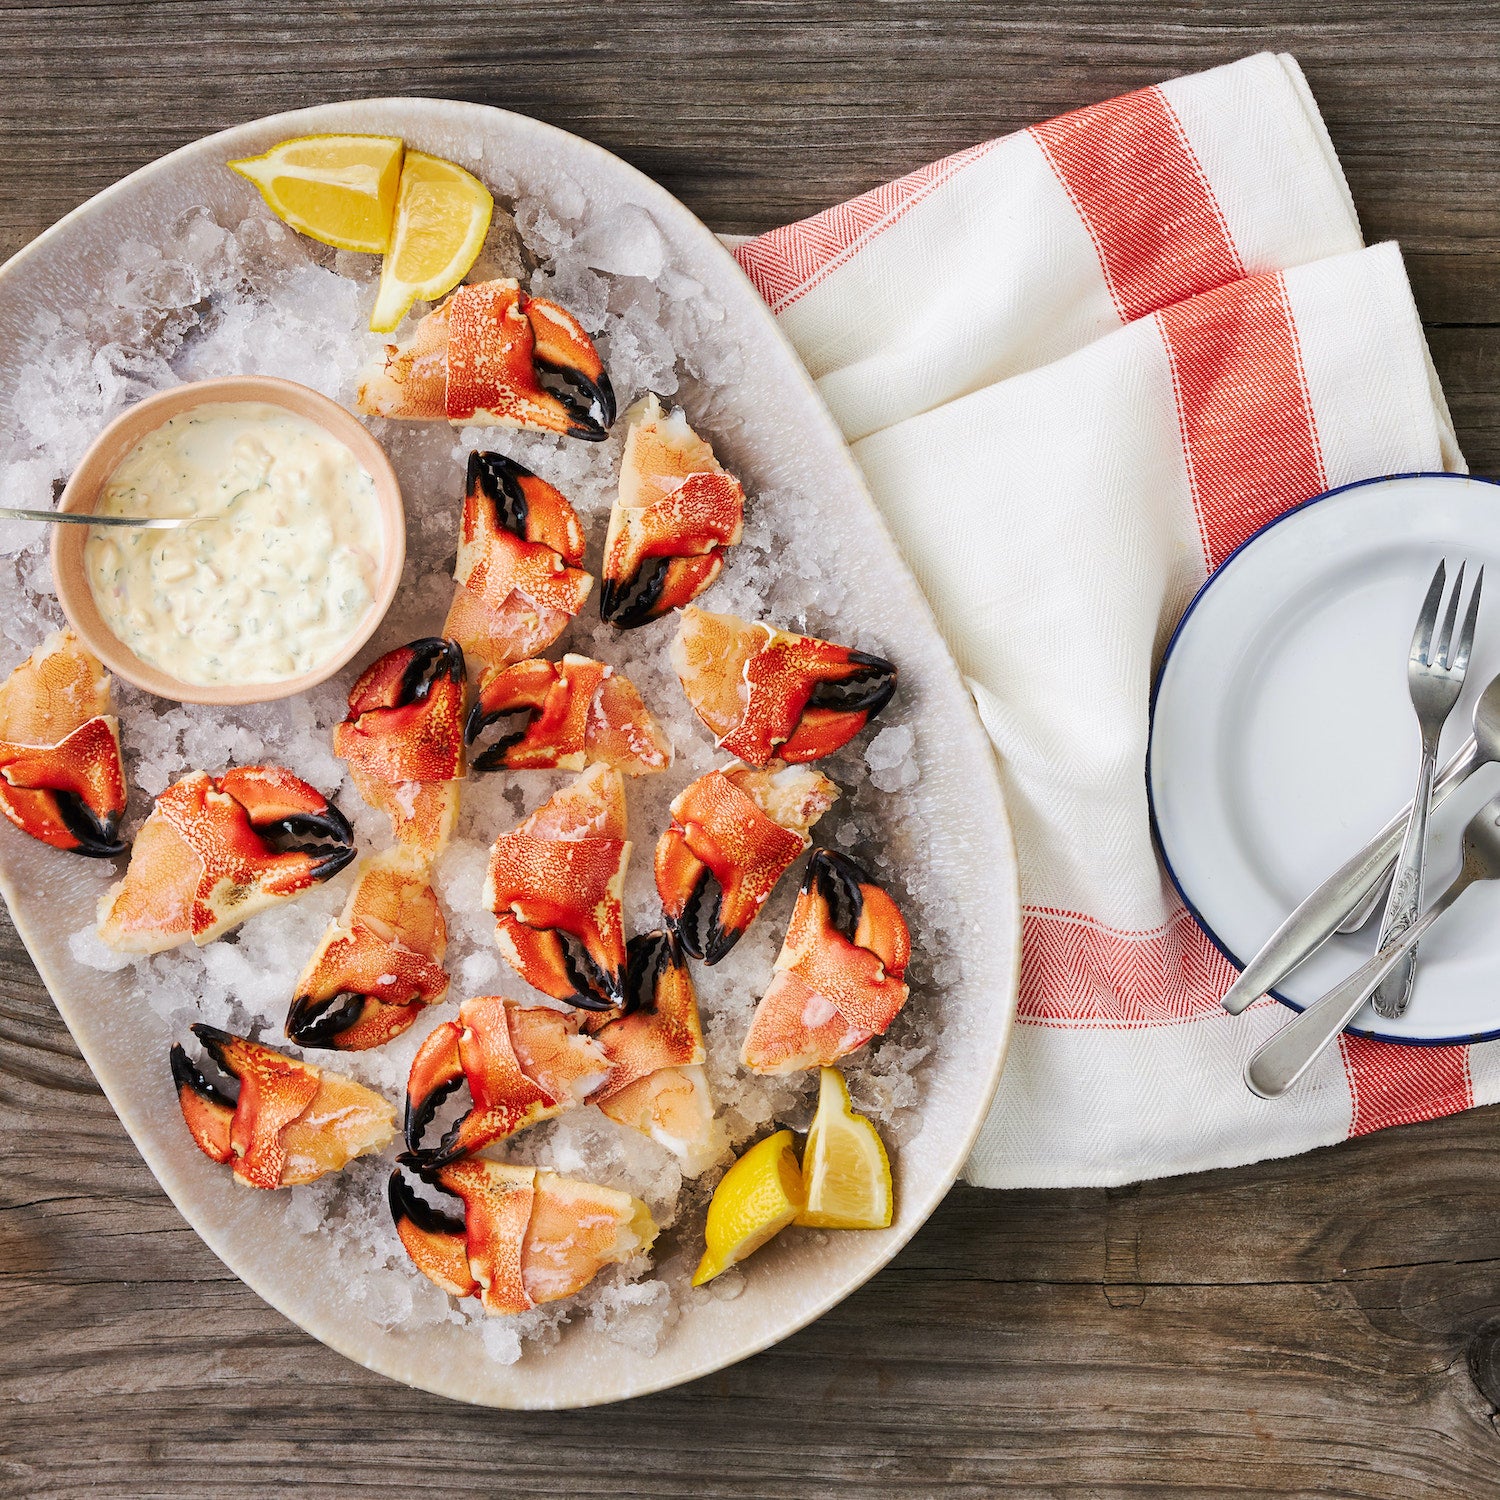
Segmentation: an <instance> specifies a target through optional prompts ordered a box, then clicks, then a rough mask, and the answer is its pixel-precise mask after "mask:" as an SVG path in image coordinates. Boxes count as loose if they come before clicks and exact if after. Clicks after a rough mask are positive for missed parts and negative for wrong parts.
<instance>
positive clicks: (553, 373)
mask: <svg viewBox="0 0 1500 1500" xmlns="http://www.w3.org/2000/svg"><path fill="white" fill-rule="evenodd" d="M544 377H545V378H546V379H547V380H549V381H550V382H551V384H552V386H553V387H555V389H549V387H548V386H547V385H546V384H544V383H543V379H544ZM356 399H357V402H358V405H359V409H360V410H361V411H364V412H368V413H370V415H372V416H378V417H395V418H398V419H404V420H408V421H442V420H447V421H449V422H453V423H455V424H468V423H474V424H479V425H486V424H488V425H499V426H508V427H527V428H534V429H537V430H539V431H542V432H556V433H561V434H563V435H564V436H567V437H575V438H583V439H585V440H587V441H589V442H598V441H601V440H602V439H603V438H604V437H605V436H606V435H607V433H608V431H609V428H610V425H611V424H612V423H613V422H614V419H615V395H614V390H613V389H612V387H611V386H610V383H609V376H608V374H607V373H606V372H605V369H604V363H603V361H602V360H601V359H600V358H599V351H598V350H597V349H596V348H595V347H594V345H593V342H592V340H591V339H590V338H589V336H588V334H587V333H586V332H585V331H584V329H583V326H582V325H581V324H580V323H579V322H578V320H577V319H576V318H575V317H574V316H573V315H572V314H571V313H570V312H568V310H567V309H566V308H564V307H561V306H559V305H558V304H557V303H555V302H549V301H547V300H546V299H545V298H542V297H532V296H529V295H528V294H527V293H526V292H524V291H522V290H521V287H520V283H519V282H516V281H512V280H504V279H502V280H495V281H481V282H477V283H474V284H472V285H469V286H461V287H459V288H458V290H457V291H456V292H454V293H453V295H452V296H451V297H449V298H448V300H447V301H446V302H443V303H442V304H440V305H439V306H438V307H436V308H434V309H433V311H432V312H430V313H428V314H427V316H426V317H425V318H423V319H422V320H421V321H420V322H419V323H418V324H417V326H416V328H415V329H414V330H413V331H412V336H411V338H410V339H408V340H407V342H406V343H404V344H387V345H386V346H385V353H384V357H383V359H382V360H381V361H380V362H378V363H377V364H375V365H372V366H371V367H370V368H369V369H367V370H366V371H365V372H364V373H363V375H362V376H361V378H360V383H359V389H358V394H357V397H356Z"/></svg>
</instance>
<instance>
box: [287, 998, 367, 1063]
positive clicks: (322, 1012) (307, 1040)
mask: <svg viewBox="0 0 1500 1500" xmlns="http://www.w3.org/2000/svg"><path fill="white" fill-rule="evenodd" d="M365 1004H366V997H365V996H364V995H356V994H351V993H349V992H348V991H340V992H339V993H338V994H337V995H332V996H330V997H329V998H328V999H327V1000H314V999H313V998H312V996H311V995H298V996H297V998H296V999H295V1000H293V1001H292V1005H291V1009H290V1010H288V1011H287V1016H286V1034H287V1035H288V1036H289V1037H290V1038H291V1039H292V1040H293V1041H294V1042H296V1043H297V1045H298V1046H299V1047H324V1048H330V1049H336V1048H337V1047H338V1044H339V1038H340V1037H342V1036H343V1034H344V1033H345V1032H346V1031H348V1030H349V1028H350V1027H351V1026H353V1025H354V1024H355V1023H356V1022H357V1021H358V1020H359V1018H360V1017H361V1016H362V1015H363V1014H364V1010H365Z"/></svg>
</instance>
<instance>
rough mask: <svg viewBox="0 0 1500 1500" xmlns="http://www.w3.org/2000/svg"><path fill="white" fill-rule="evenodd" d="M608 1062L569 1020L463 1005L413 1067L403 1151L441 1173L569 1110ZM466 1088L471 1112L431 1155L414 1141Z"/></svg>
mask: <svg viewBox="0 0 1500 1500" xmlns="http://www.w3.org/2000/svg"><path fill="white" fill-rule="evenodd" d="M609 1066H610V1065H609V1059H608V1058H607V1057H606V1055H605V1053H604V1052H603V1051H602V1050H601V1049H600V1048H599V1047H598V1046H597V1045H596V1044H595V1043H594V1042H593V1041H591V1040H590V1039H589V1038H588V1037H585V1036H580V1035H579V1033H578V1019H577V1017H576V1016H573V1015H567V1014H564V1013H563V1012H561V1011H557V1010H553V1009H551V1008H550V1007H547V1006H540V1005H530V1006H528V1005H522V1004H520V1003H519V1002H518V1001H515V1000H506V999H504V998H503V997H501V996H498V995H481V996H475V997H472V998H470V999H468V1000H465V1001H464V1002H463V1004H462V1005H461V1006H460V1007H459V1012H458V1018H457V1020H454V1021H448V1022H445V1023H444V1024H443V1025H441V1026H438V1027H436V1028H434V1029H433V1031H432V1032H431V1033H430V1035H429V1036H428V1037H427V1040H426V1041H424V1042H423V1043H422V1046H421V1048H420V1049H419V1050H418V1052H417V1055H416V1057H415V1058H414V1059H413V1060H412V1066H411V1076H410V1079H409V1080H408V1082H407V1089H406V1143H407V1147H408V1149H409V1150H410V1151H411V1152H412V1153H413V1154H414V1155H415V1156H417V1157H419V1158H420V1159H421V1160H423V1161H424V1162H429V1163H432V1164H435V1165H441V1164H442V1163H443V1162H445V1161H451V1160H453V1159H454V1158H455V1157H458V1156H462V1155H465V1154H467V1153H469V1152H472V1151H479V1150H482V1149H483V1148H484V1147H485V1146H488V1145H491V1144H493V1143H494V1142H495V1141H501V1140H504V1139H506V1137H508V1136H511V1135H514V1134H515V1133H516V1132H517V1131H520V1130H524V1129H525V1128H526V1127H527V1126H530V1125H535V1124H537V1123H538V1122H539V1121H541V1120H545V1119H549V1118H551V1117H552V1116H553V1115H556V1114H560V1113H561V1112H562V1111H563V1110H565V1109H570V1108H571V1107H572V1106H573V1105H575V1104H577V1103H578V1102H580V1100H581V1099H583V1098H586V1097H588V1096H589V1095H591V1094H592V1093H593V1091H594V1090H595V1089H597V1088H598V1087H599V1086H600V1085H601V1084H602V1083H603V1082H604V1080H605V1078H606V1076H607V1075H608V1073H609ZM460 1083H467V1084H468V1088H469V1096H470V1100H471V1101H472V1102H471V1106H470V1108H469V1110H468V1111H467V1112H466V1113H465V1114H464V1115H463V1116H462V1117H461V1118H460V1119H459V1120H458V1122H457V1123H456V1124H455V1125H454V1126H453V1127H452V1129H450V1130H449V1131H448V1132H447V1133H446V1134H445V1136H444V1137H443V1139H442V1141H441V1142H440V1144H439V1145H438V1146H437V1147H436V1148H435V1149H429V1150H423V1149H422V1148H421V1139H422V1136H423V1133H424V1132H425V1130H426V1127H427V1125H428V1123H429V1122H430V1120H431V1118H432V1115H433V1113H434V1111H435V1110H436V1108H437V1106H438V1105H439V1104H440V1103H441V1102H442V1100H443V1099H444V1098H446V1097H447V1095H448V1094H450V1093H451V1092H452V1091H453V1090H454V1089H455V1088H457V1087H458V1086H459V1084H460Z"/></svg>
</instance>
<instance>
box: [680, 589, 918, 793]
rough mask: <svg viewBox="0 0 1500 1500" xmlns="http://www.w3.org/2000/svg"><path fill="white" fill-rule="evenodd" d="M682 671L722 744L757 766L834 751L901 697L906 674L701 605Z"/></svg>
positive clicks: (685, 686)
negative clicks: (899, 678)
mask: <svg viewBox="0 0 1500 1500" xmlns="http://www.w3.org/2000/svg"><path fill="white" fill-rule="evenodd" d="M672 665H673V667H674V668H675V669H676V672H677V676H678V679H679V681H681V683H682V690H683V692H685V693H686V694H687V699H688V702H689V703H690V704H691V705H692V707H693V712H694V713H696V714H697V715H698V717H699V718H700V719H702V720H703V722H704V723H705V724H706V725H707V726H708V727H709V729H710V730H712V731H713V733H714V736H715V737H716V739H717V741H718V744H719V748H720V749H722V750H727V751H728V752H729V753H730V754H731V755H737V756H738V757H739V758H740V759H741V760H742V761H745V762H746V763H747V764H749V765H752V766H764V765H767V764H768V763H769V762H770V761H771V760H773V759H779V760H783V761H786V762H789V763H793V764H796V763H801V762H804V761H810V760H817V759H819V758H820V757H821V756H824V755H831V754H832V753H833V752H834V751H835V750H838V749H839V748H841V747H842V746H844V745H846V744H848V743H849V741H850V740H851V739H853V738H854V736H855V735H856V734H858V733H859V732H860V730H861V729H863V728H864V727H865V725H866V724H868V723H869V722H870V720H871V719H873V718H874V717H875V715H876V714H878V713H879V712H880V711H881V709H883V708H884V707H885V706H886V704H887V703H889V702H890V701H891V695H892V694H893V693H894V692H895V691H896V668H895V667H894V666H892V665H891V663H890V662H888V661H886V660H884V659H883V658H882V657H879V656H870V655H868V654H867V653H865V652H863V651H852V650H850V649H849V648H848V647H847V646H836V645H834V644H833V643H832V642H830V641H820V640H817V639H815V638H814V637H812V636H806V635H792V634H791V633H790V632H788V631H785V630H778V629H777V628H776V627H775V626H774V625H767V624H764V623H757V622H753V621H750V620H742V619H740V618H738V616H736V615H716V614H710V613H709V612H708V611H707V610H703V609H696V608H694V607H692V606H689V607H688V608H686V609H684V610H683V611H682V616H681V623H680V624H679V626H678V629H677V637H676V639H675V640H674V641H673V643H672Z"/></svg>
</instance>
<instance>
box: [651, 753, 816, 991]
mask: <svg viewBox="0 0 1500 1500" xmlns="http://www.w3.org/2000/svg"><path fill="white" fill-rule="evenodd" d="M838 795H839V791H838V788H837V787H836V786H835V785H834V784H833V783H832V782H831V781H830V780H829V779H828V778H827V777H826V776H824V775H823V774H822V773H821V772H818V771H814V770H811V769H809V768H808V767H806V766H783V767H781V768H780V769H779V770H774V771H770V770H767V771H758V770H754V769H752V768H751V767H749V766H740V765H735V766H729V767H727V768H726V769H724V770H722V771H710V772H709V773H708V774H707V775H706V776H700V777H699V778H698V779H697V781H694V782H692V783H691V784H690V785H689V786H688V787H687V788H685V789H684V790H683V791H682V792H680V793H679V794H678V796H677V797H676V799H675V800H674V801H673V803H672V824H671V826H670V827H669V828H668V829H667V831H666V832H665V833H663V834H662V836H661V838H660V840H659V841H658V842H657V845H656V890H657V894H658V895H659V896H660V897H661V906H662V912H663V914H664V915H665V917H666V919H667V922H668V923H669V924H670V926H671V927H672V930H673V931H674V932H675V933H676V934H677V937H678V940H679V941H680V942H681V944H682V946H683V948H684V949H686V950H687V952H689V953H691V954H692V956H693V957H694V958H701V959H702V960H703V961H704V962H705V963H710V964H716V963H718V961H719V960H720V959H721V958H723V957H724V955H725V954H726V953H728V952H729V950H730V949H731V948H733V947H734V945H735V944H736V943H737V942H738V941H739V940H740V938H741V937H742V936H743V935H744V932H745V930H746V929H747V928H748V927H749V926H750V924H751V922H753V921H754V920H755V916H756V913H757V912H759V911H760V909H761V907H762V906H763V905H764V904H765V901H766V898H767V897H768V896H769V895H770V894H771V892H772V890H773V889H774V888H775V886H776V882H777V881H778V880H780V879H781V877H782V876H783V875H784V874H785V873H786V872H787V870H788V869H789V868H790V866H791V864H792V862H793V861H794V860H795V859H796V858H797V856H798V855H799V854H801V853H802V852H803V850H804V849H806V848H807V847H808V845H809V844H810V843H811V842H812V840H811V839H809V838H808V830H809V829H810V828H811V827H812V826H813V824H814V823H816V822H817V821H818V819H819V818H821V817H822V816H823V814H824V813H825V812H827V811H828V809H829V808H830V807H832V806H833V804H834V802H835V801H836V800H837V799H838Z"/></svg>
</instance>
